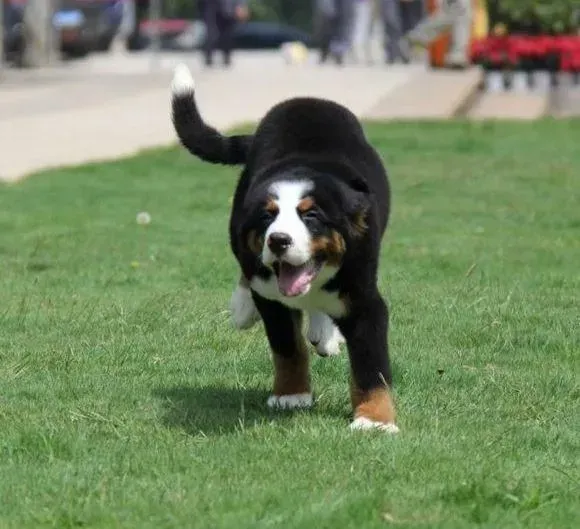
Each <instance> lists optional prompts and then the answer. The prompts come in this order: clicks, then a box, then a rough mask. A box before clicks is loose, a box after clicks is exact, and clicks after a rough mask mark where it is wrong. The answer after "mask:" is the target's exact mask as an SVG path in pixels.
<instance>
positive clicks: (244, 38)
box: [141, 19, 314, 51]
mask: <svg viewBox="0 0 580 529" xmlns="http://www.w3.org/2000/svg"><path fill="white" fill-rule="evenodd" d="M158 28H159V37H160V39H159V40H160V43H161V48H162V49H165V50H173V51H179V50H181V51H191V50H193V49H199V48H201V47H203V44H204V42H205V38H206V34H207V32H206V29H205V25H204V24H203V22H201V21H199V20H195V21H193V22H191V21H188V20H182V19H165V20H160V21H159V25H158ZM154 29H155V28H154V24H153V23H152V22H151V21H149V20H145V21H144V22H143V23H142V24H141V30H142V34H143V38H144V39H145V40H146V43H145V45H150V43H151V38H152V36H153V30H154ZM233 38H234V48H236V49H241V50H267V49H278V48H280V46H281V45H282V44H284V43H286V42H301V43H302V44H304V45H306V46H308V47H312V46H313V45H314V40H313V39H312V37H311V36H310V35H309V34H308V33H307V32H305V31H302V30H301V29H298V28H295V27H293V26H289V25H286V24H281V23H278V22H258V21H255V22H254V21H252V22H245V23H243V24H238V25H237V26H236V28H235V29H234V36H233Z"/></svg>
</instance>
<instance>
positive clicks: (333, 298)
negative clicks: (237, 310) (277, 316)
mask: <svg viewBox="0 0 580 529" xmlns="http://www.w3.org/2000/svg"><path fill="white" fill-rule="evenodd" d="M250 286H251V288H252V290H254V291H255V292H257V293H258V294H260V296H262V297H263V298H266V299H269V300H271V301H278V302H280V303H282V305H285V306H286V307H289V308H291V309H297V310H303V311H306V312H313V311H318V312H323V313H324V314H328V315H329V316H331V317H334V318H340V317H341V316H344V315H345V313H346V307H345V304H344V301H343V300H342V299H341V297H340V294H339V293H338V292H328V291H326V290H323V289H322V288H319V287H316V288H313V289H312V290H310V291H309V292H308V293H307V294H305V295H303V296H296V297H293V298H287V297H285V296H282V295H281V294H280V291H279V289H278V283H277V281H276V279H275V277H274V276H272V277H270V278H269V279H262V278H260V277H254V278H253V279H252V280H251V282H250Z"/></svg>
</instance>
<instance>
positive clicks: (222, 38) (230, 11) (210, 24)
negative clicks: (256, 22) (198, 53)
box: [199, 0, 249, 66]
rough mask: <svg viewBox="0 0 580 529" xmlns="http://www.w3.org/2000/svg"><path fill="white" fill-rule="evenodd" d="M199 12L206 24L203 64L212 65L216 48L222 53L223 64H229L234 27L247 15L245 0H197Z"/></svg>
mask: <svg viewBox="0 0 580 529" xmlns="http://www.w3.org/2000/svg"><path fill="white" fill-rule="evenodd" d="M199 12H200V13H201V18H202V19H203V21H204V23H205V26H206V39H205V43H204V46H203V54H204V62H205V65H206V66H213V55H214V52H215V50H216V49H218V50H220V51H221V52H222V54H223V60H224V65H225V66H230V64H231V61H232V50H233V45H234V39H233V37H234V28H235V27H236V24H237V23H238V22H243V21H245V20H247V19H248V17H249V9H248V2H247V0H199Z"/></svg>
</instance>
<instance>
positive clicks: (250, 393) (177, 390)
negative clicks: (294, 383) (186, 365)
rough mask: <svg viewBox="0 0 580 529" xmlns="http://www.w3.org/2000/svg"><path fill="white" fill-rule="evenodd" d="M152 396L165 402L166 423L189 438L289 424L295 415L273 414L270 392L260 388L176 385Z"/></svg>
mask: <svg viewBox="0 0 580 529" xmlns="http://www.w3.org/2000/svg"><path fill="white" fill-rule="evenodd" d="M153 394H154V396H155V397H157V398H159V399H161V400H162V402H163V407H164V412H165V413H164V416H163V418H162V421H163V424H165V425H166V426H168V427H170V428H181V429H183V430H184V431H185V432H186V433H187V434H189V435H199V434H205V435H220V434H228V433H232V432H234V431H237V430H241V429H247V428H251V427H253V426H255V425H257V424H264V423H267V422H270V421H275V422H277V423H278V422H279V423H283V422H287V421H288V420H289V419H291V417H292V415H294V414H293V413H290V412H286V413H273V412H272V411H270V410H269V409H268V407H267V406H266V399H267V398H268V392H266V391H263V390H258V389H251V388H250V389H244V388H231V387H223V386H203V387H193V386H176V387H173V388H159V389H157V390H155V391H154V393H153ZM297 413H300V412H297Z"/></svg>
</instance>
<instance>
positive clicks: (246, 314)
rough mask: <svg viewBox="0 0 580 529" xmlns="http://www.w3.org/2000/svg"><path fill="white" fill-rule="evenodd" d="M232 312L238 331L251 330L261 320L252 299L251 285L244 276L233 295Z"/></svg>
mask: <svg viewBox="0 0 580 529" xmlns="http://www.w3.org/2000/svg"><path fill="white" fill-rule="evenodd" d="M230 312H231V316H232V323H233V325H234V327H235V328H236V329H240V330H245V329H249V328H251V327H252V326H253V325H254V324H255V323H256V322H258V321H259V320H260V314H259V313H258V310H257V309H256V305H255V303H254V300H253V299H252V292H251V290H250V285H249V283H248V281H247V280H246V278H245V277H243V276H242V277H240V281H239V283H238V286H237V287H236V289H235V290H234V292H233V294H232V297H231V300H230Z"/></svg>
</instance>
